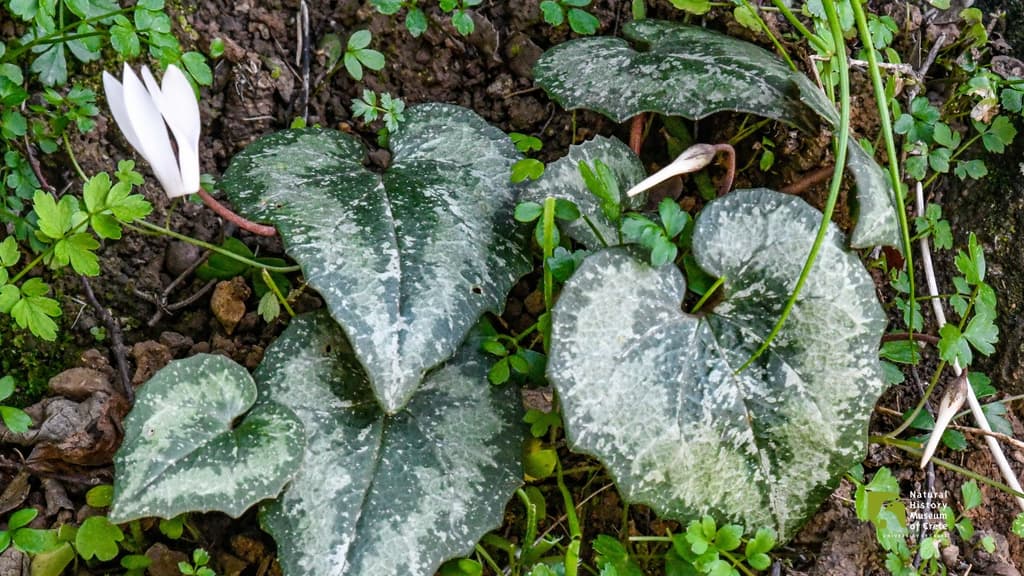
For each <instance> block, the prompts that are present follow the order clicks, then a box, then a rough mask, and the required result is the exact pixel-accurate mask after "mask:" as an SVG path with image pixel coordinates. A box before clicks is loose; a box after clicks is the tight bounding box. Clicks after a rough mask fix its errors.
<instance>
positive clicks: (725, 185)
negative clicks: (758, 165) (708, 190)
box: [714, 144, 736, 196]
mask: <svg viewBox="0 0 1024 576" xmlns="http://www.w3.org/2000/svg"><path fill="white" fill-rule="evenodd" d="M714 149H715V151H716V152H721V153H723V154H725V156H726V158H725V178H723V179H722V183H721V184H719V185H718V195H719V196H725V195H726V194H727V193H728V192H729V190H732V181H733V180H735V179H736V149H734V148H733V147H732V146H730V145H729V144H715V145H714Z"/></svg>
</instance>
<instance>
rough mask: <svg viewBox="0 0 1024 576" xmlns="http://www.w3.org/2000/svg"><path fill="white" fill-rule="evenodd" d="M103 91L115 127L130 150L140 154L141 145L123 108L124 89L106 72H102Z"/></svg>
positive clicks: (126, 111)
mask: <svg viewBox="0 0 1024 576" xmlns="http://www.w3.org/2000/svg"><path fill="white" fill-rule="evenodd" d="M103 91H104V92H106V94H107V104H109V105H110V113H111V114H113V115H114V122H116V123H117V127H118V128H120V129H121V133H122V134H124V138H125V140H127V141H128V143H129V144H131V145H132V148H135V149H136V150H138V151H139V152H140V153H141V151H142V145H141V144H140V143H139V137H138V136H136V135H135V130H134V129H133V128H132V121H131V119H130V118H129V117H128V110H127V109H126V108H125V106H124V87H123V86H121V83H120V82H118V81H117V78H114V76H113V75H111V74H109V73H107V72H106V71H104V72H103Z"/></svg>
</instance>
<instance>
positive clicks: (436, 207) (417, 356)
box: [222, 104, 529, 413]
mask: <svg viewBox="0 0 1024 576" xmlns="http://www.w3.org/2000/svg"><path fill="white" fill-rule="evenodd" d="M405 116H406V121H405V122H404V123H403V124H402V126H401V128H400V129H399V130H398V131H397V132H395V133H394V134H392V135H391V147H392V152H393V155H394V156H393V163H392V165H391V167H390V168H389V169H388V170H387V172H386V173H385V174H384V176H383V178H382V177H380V176H378V175H377V174H374V173H372V172H370V171H368V170H367V169H365V168H364V167H363V160H364V158H365V151H364V150H363V147H362V145H361V144H359V143H358V142H357V141H356V140H355V139H354V138H353V137H351V136H348V135H346V134H343V133H341V132H334V131H323V130H289V131H285V132H279V133H277V134H274V135H271V136H268V137H266V138H263V139H261V140H259V141H257V142H256V143H254V144H253V145H251V146H249V147H248V148H246V149H245V150H244V151H243V152H242V153H241V154H239V155H238V156H236V157H235V159H234V161H233V162H232V164H231V167H230V168H229V169H228V171H227V173H226V174H225V178H224V181H223V183H222V184H223V187H224V189H225V190H227V191H228V194H229V196H230V197H231V199H232V201H233V202H234V203H235V205H236V206H238V207H239V208H240V209H241V211H242V212H243V213H244V214H245V215H247V216H249V217H251V218H255V219H258V220H264V221H269V222H272V223H273V224H274V225H276V226H277V228H278V230H279V231H280V232H281V236H282V237H283V239H284V242H285V246H286V248H287V251H288V253H289V254H290V255H291V256H292V257H293V258H295V260H296V261H298V262H299V264H300V265H302V268H303V272H304V273H305V275H306V277H307V278H308V279H309V283H310V285H311V286H312V287H314V288H315V289H317V290H318V291H319V292H320V294H321V295H322V296H323V297H324V300H325V301H326V302H327V306H328V308H329V309H330V311H331V314H332V315H333V316H334V318H335V319H336V320H337V321H338V323H339V324H341V326H342V327H343V328H344V330H345V332H346V334H347V335H348V337H349V339H350V340H351V342H352V346H353V348H354V349H355V351H356V354H357V356H358V357H359V359H360V361H361V362H362V365H363V366H364V367H365V368H366V370H367V372H368V374H369V377H370V381H371V383H372V386H373V390H374V392H375V394H376V395H377V398H378V399H379V400H380V402H381V404H382V405H384V407H385V408H386V410H387V411H388V412H389V413H395V412H397V411H398V410H399V409H401V408H402V407H403V406H404V405H405V404H406V402H408V400H409V398H410V397H411V396H412V394H413V393H414V392H415V390H416V387H417V386H418V385H419V383H420V382H421V380H422V378H423V375H424V374H425V373H426V371H427V370H429V369H430V368H432V367H434V366H436V365H438V364H440V363H441V362H443V361H444V360H446V359H447V358H449V357H450V356H451V355H452V353H454V351H455V349H456V348H457V347H458V345H459V343H460V342H462V340H463V338H464V337H465V336H466V334H467V333H468V332H469V330H470V328H471V327H472V326H473V325H474V324H475V323H476V321H477V319H478V318H479V317H480V315H481V314H483V312H484V311H486V310H492V311H497V310H499V309H500V308H501V306H502V305H503V302H504V299H505V295H506V294H507V293H508V291H509V289H511V287H512V284H513V283H514V282H515V281H516V280H517V279H518V278H519V277H520V276H521V275H523V274H525V273H526V271H527V270H528V269H529V261H528V259H527V257H526V256H525V254H524V252H523V250H522V242H520V241H519V240H518V239H517V238H516V237H515V233H514V231H515V229H516V228H515V223H514V221H513V219H512V211H513V209H514V202H515V194H514V190H513V188H512V185H511V184H510V182H509V174H510V172H511V166H512V164H513V163H514V162H516V161H517V160H518V159H519V158H520V155H519V153H518V152H516V150H515V147H514V146H513V144H512V142H511V141H510V140H509V139H508V137H507V136H506V135H505V134H503V133H502V132H501V131H500V130H498V129H496V128H493V127H491V126H489V125H488V124H487V123H486V122H485V121H484V120H483V119H481V118H480V117H479V116H477V115H476V114H474V113H473V112H471V111H469V110H467V109H464V108H459V107H457V106H449V105H443V104H428V105H422V106H417V107H415V108H412V109H410V110H409V111H407V112H406V113H405Z"/></svg>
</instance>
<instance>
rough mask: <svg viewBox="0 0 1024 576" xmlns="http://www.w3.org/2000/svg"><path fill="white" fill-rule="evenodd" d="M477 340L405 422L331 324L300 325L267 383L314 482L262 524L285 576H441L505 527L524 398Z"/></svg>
mask: <svg viewBox="0 0 1024 576" xmlns="http://www.w3.org/2000/svg"><path fill="white" fill-rule="evenodd" d="M479 346H480V342H479V339H477V338H473V337H470V339H469V340H468V341H467V343H466V344H465V345H463V347H462V348H461V349H460V351H459V353H458V354H457V355H456V357H455V358H454V359H453V360H451V361H449V362H448V363H446V364H444V365H442V366H440V367H438V368H436V369H435V370H433V371H432V372H430V374H429V375H427V377H426V379H425V381H424V382H423V385H422V386H421V387H420V389H419V391H418V392H417V393H416V395H415V396H413V398H412V400H411V401H410V402H409V403H408V405H407V406H406V407H405V409H403V410H402V411H400V412H399V413H397V414H395V415H392V416H389V415H387V414H385V413H383V412H382V411H381V409H380V408H379V407H378V404H377V402H376V401H375V399H374V396H373V392H372V391H371V389H370V386H369V383H368V381H367V379H366V376H365V374H364V373H363V370H362V369H361V368H360V367H359V363H358V361H357V360H356V359H355V357H354V356H353V355H352V352H351V350H350V349H349V347H348V344H347V343H346V341H345V338H344V335H343V334H342V333H341V331H340V330H339V329H338V327H337V325H336V324H335V323H334V322H333V321H332V320H331V319H330V318H329V317H328V316H327V315H326V314H314V315H309V316H304V317H299V318H296V319H294V320H293V321H292V323H291V325H290V326H289V327H288V329H287V330H286V331H285V332H284V334H282V335H281V337H280V338H279V339H278V340H277V341H276V342H275V343H274V345H273V346H271V347H270V348H269V349H268V350H267V355H266V358H265V359H264V361H263V364H262V365H261V366H260V368H259V369H258V370H257V372H256V380H257V382H258V384H259V387H260V394H261V397H267V398H269V399H272V400H275V401H278V402H281V403H283V404H286V405H287V406H289V407H290V408H292V409H293V410H294V411H295V412H296V414H298V415H299V417H300V418H301V419H302V421H303V424H304V425H305V427H306V433H307V435H308V446H307V449H306V454H305V457H304V461H303V464H302V470H301V471H300V472H299V474H298V475H297V476H296V477H295V478H294V479H293V480H292V482H291V483H290V484H289V485H288V488H287V490H286V491H285V492H284V494H283V495H282V496H281V497H280V498H279V499H278V500H277V501H276V502H274V503H272V504H270V505H268V506H267V507H266V509H265V510H264V514H263V518H262V521H263V525H264V526H265V528H266V529H267V530H268V531H269V532H270V533H271V534H272V535H273V536H274V539H275V540H277V544H278V550H279V551H280V558H281V563H282V565H283V567H284V571H285V573H286V574H316V575H317V576H343V575H359V576H370V575H380V574H402V575H404V576H430V575H432V574H434V572H435V570H436V569H437V567H438V566H439V565H440V564H441V562H443V561H444V560H446V559H448V558H451V557H454V556H459V555H464V554H467V553H469V552H470V551H471V550H472V549H473V546H474V543H475V542H476V541H477V539H479V538H480V537H481V536H482V535H483V534H484V533H485V532H487V530H489V529H492V528H495V527H497V526H499V525H500V524H501V521H502V515H503V511H504V507H505V504H506V503H507V502H508V499H509V498H510V497H511V495H512V493H513V492H514V491H515V489H516V487H517V486H519V484H520V479H521V477H522V464H521V450H520V442H521V440H522V433H521V430H520V429H519V427H518V426H517V424H516V423H517V422H518V421H519V419H520V418H521V414H520V410H519V408H518V406H519V398H518V395H517V393H516V390H515V389H514V388H513V387H510V386H506V387H502V388H498V387H494V386H491V385H490V384H489V383H488V381H487V372H488V368H489V363H488V362H487V360H486V359H485V358H484V357H483V356H482V355H481V353H480V352H479Z"/></svg>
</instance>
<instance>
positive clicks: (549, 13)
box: [540, 0, 601, 36]
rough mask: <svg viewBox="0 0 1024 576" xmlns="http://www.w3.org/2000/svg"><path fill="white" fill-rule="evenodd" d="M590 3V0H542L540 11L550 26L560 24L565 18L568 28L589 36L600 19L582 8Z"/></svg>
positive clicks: (595, 28) (599, 22)
mask: <svg viewBox="0 0 1024 576" xmlns="http://www.w3.org/2000/svg"><path fill="white" fill-rule="evenodd" d="M589 5H590V0H543V1H542V2H541V3H540V11H541V14H543V16H544V21H545V22H547V23H548V24H551V25H552V26H556V27H557V26H561V25H562V24H564V23H565V21H566V20H568V21H569V28H571V29H572V31H573V32H575V33H577V34H582V35H584V36H589V35H590V34H593V33H595V32H597V29H598V27H600V26H601V21H600V20H598V19H597V18H596V17H595V16H594V15H593V14H591V13H589V12H587V11H586V10H583V8H586V7H587V6H589Z"/></svg>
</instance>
